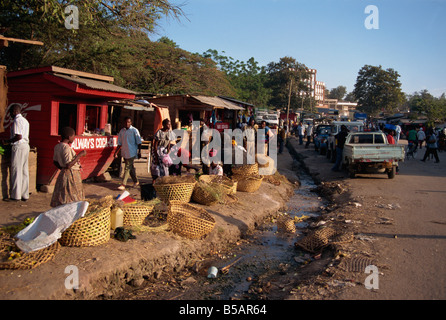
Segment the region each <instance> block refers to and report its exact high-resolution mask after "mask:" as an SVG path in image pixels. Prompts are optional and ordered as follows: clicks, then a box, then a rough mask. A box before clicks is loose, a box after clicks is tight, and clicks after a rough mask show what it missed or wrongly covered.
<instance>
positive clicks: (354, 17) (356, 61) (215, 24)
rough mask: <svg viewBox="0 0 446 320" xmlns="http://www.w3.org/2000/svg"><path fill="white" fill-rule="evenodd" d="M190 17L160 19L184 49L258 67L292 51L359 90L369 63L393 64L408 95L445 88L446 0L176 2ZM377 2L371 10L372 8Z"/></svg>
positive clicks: (327, 77) (333, 81)
mask: <svg viewBox="0 0 446 320" xmlns="http://www.w3.org/2000/svg"><path fill="white" fill-rule="evenodd" d="M170 2H171V3H173V4H177V5H179V4H182V10H183V11H184V14H185V17H182V18H180V20H179V21H178V20H175V19H173V18H167V19H164V20H162V21H161V23H160V27H159V28H158V29H157V33H156V34H155V35H154V36H152V37H151V38H152V39H153V40H157V39H158V38H160V37H162V36H166V37H168V38H169V39H171V40H173V41H174V42H175V43H176V44H177V45H178V46H179V47H180V48H181V49H184V50H186V51H189V52H192V53H204V52H206V51H207V50H208V49H214V50H217V51H218V52H219V53H220V54H223V55H225V56H228V57H232V58H234V59H235V60H240V61H247V60H249V59H250V58H251V57H253V58H254V59H255V60H256V61H257V62H258V63H259V64H260V65H262V66H266V65H267V64H268V63H270V62H278V61H279V60H280V58H282V57H285V56H289V57H293V58H295V59H296V60H297V61H298V62H300V63H303V64H305V65H306V66H307V67H308V68H313V69H317V80H318V81H322V82H324V83H325V85H326V87H327V89H329V90H330V89H332V88H335V87H337V86H340V85H342V86H346V87H347V91H348V92H350V91H352V90H353V89H354V85H355V83H356V77H357V75H358V72H359V70H360V69H361V68H362V67H363V66H364V65H373V66H379V65H381V66H382V67H383V68H384V69H388V68H393V69H394V70H396V71H397V72H398V73H399V74H400V76H401V77H400V78H399V80H400V82H401V85H402V90H403V92H405V93H407V94H413V93H415V92H417V91H421V90H425V89H426V90H428V91H429V92H430V93H431V94H432V95H434V96H440V95H441V94H442V93H444V92H446V61H445V59H446V0H171V1H170ZM370 5H372V6H374V7H373V10H372V11H370V10H368V11H367V12H366V8H367V7H368V6H370Z"/></svg>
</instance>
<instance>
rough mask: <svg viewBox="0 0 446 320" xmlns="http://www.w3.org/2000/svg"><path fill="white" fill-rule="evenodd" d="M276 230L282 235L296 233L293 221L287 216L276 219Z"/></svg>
mask: <svg viewBox="0 0 446 320" xmlns="http://www.w3.org/2000/svg"><path fill="white" fill-rule="evenodd" d="M277 230H278V231H280V232H284V233H296V225H295V224H294V220H293V219H291V218H290V217H289V216H280V217H279V218H277Z"/></svg>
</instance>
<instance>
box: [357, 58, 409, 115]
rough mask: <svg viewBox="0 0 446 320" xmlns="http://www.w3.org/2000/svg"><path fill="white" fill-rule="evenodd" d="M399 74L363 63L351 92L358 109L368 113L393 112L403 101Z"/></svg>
mask: <svg viewBox="0 0 446 320" xmlns="http://www.w3.org/2000/svg"><path fill="white" fill-rule="evenodd" d="M399 77H400V75H399V74H398V72H396V71H395V70H393V69H391V68H389V69H387V70H384V69H383V68H382V67H381V66H378V67H376V66H370V65H365V66H364V67H362V68H361V70H359V73H358V77H357V78H356V84H355V89H354V90H353V94H354V96H355V98H356V100H357V101H358V110H359V111H362V112H366V113H368V114H370V115H377V114H378V113H380V112H394V111H395V110H396V109H398V108H399V106H400V105H401V103H402V102H403V93H402V91H401V83H400V81H399V80H398V78H399Z"/></svg>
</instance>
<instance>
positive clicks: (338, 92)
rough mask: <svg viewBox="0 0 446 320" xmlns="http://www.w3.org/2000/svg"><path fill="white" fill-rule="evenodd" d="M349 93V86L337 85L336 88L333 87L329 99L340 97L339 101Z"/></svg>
mask: <svg viewBox="0 0 446 320" xmlns="http://www.w3.org/2000/svg"><path fill="white" fill-rule="evenodd" d="M346 93H347V87H345V86H337V87H336V88H333V89H331V91H330V93H329V94H328V98H329V99H338V101H340V100H342V99H343V98H344V97H345V94H346Z"/></svg>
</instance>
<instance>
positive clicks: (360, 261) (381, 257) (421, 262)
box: [0, 137, 446, 300]
mask: <svg viewBox="0 0 446 320" xmlns="http://www.w3.org/2000/svg"><path fill="white" fill-rule="evenodd" d="M403 143H404V141H403ZM289 146H290V150H291V152H292V153H293V155H294V156H295V157H297V158H298V159H299V160H300V162H299V165H298V167H296V162H295V161H293V159H292V158H291V156H290V155H289V154H288V153H287V152H285V154H284V155H279V157H278V168H279V172H280V173H281V175H283V176H284V177H286V178H287V179H284V180H282V183H281V185H280V186H275V185H272V184H269V183H265V182H264V183H263V184H262V186H261V188H260V189H259V190H258V191H257V192H255V193H254V194H245V193H240V192H238V193H237V198H238V201H237V202H235V203H230V204H227V205H215V206H212V207H207V209H208V211H209V212H210V213H211V214H212V215H213V216H214V217H215V219H216V227H215V229H214V230H213V231H212V233H211V234H209V235H208V236H207V237H206V238H205V239H202V240H193V241H191V240H187V239H184V238H182V237H180V236H177V235H174V234H172V233H171V232H168V231H167V232H165V231H164V232H157V233H147V232H145V233H138V234H137V239H135V240H130V241H128V242H125V243H122V242H118V241H116V240H114V239H111V240H110V241H109V242H108V243H107V244H105V245H102V246H99V247H92V248H68V247H62V249H61V251H60V252H59V253H58V254H57V256H56V257H55V259H54V260H53V261H50V262H48V263H46V264H43V265H41V266H39V267H38V268H36V269H32V270H21V271H17V270H14V271H11V270H0V298H1V299H25V300H27V299H116V298H117V297H118V298H119V297H123V298H125V296H122V293H123V291H124V290H125V289H126V288H129V286H130V287H133V288H134V289H135V292H137V293H138V292H139V293H140V294H141V295H142V296H141V299H147V294H148V291H147V290H145V291H144V290H140V291H138V288H142V285H143V283H145V284H147V283H148V282H151V283H158V284H162V285H164V284H167V281H170V282H171V281H172V280H174V281H175V279H178V278H175V277H173V276H172V275H174V274H177V275H178V274H181V277H179V278H181V279H183V281H182V282H178V283H176V284H175V285H174V286H177V287H178V288H181V290H179V291H178V292H179V295H178V296H176V295H172V294H171V293H170V295H164V296H163V295H162V294H160V296H159V299H163V297H167V296H168V297H169V299H173V300H175V299H194V298H193V297H192V298H191V297H190V296H186V297H184V296H183V295H182V294H183V292H184V290H183V289H184V287H187V286H193V285H194V279H193V278H194V277H188V273H190V275H193V276H196V275H197V274H202V275H203V273H204V272H205V270H207V268H208V265H207V264H206V263H202V264H199V263H198V264H197V262H199V261H206V259H207V258H209V257H210V256H218V255H221V254H226V253H228V252H229V253H230V252H233V251H234V250H236V249H237V247H238V246H240V245H242V244H243V242H244V241H245V240H244V238H245V237H246V235H249V234H251V233H252V232H253V230H254V229H255V228H256V227H259V226H261V225H262V224H263V223H264V222H265V219H266V218H268V217H269V216H271V215H274V214H276V213H277V212H278V211H280V210H281V209H283V208H284V206H285V205H286V202H287V200H288V199H289V198H290V196H291V194H292V193H293V190H294V188H295V187H296V186H298V185H299V180H298V177H297V176H296V170H306V171H308V172H309V173H310V175H311V176H312V177H313V178H314V180H315V181H316V183H317V187H316V188H315V190H314V191H315V192H316V193H317V194H319V195H320V196H321V197H324V198H326V199H328V200H329V204H328V205H327V206H326V207H325V208H321V213H322V215H321V216H320V218H319V219H317V222H319V223H320V224H321V225H323V227H333V228H335V229H336V230H342V231H343V232H345V233H346V234H352V235H353V238H350V239H349V241H347V242H344V243H339V244H335V245H330V246H327V247H325V248H324V249H322V250H320V251H319V252H315V253H311V263H308V264H306V265H305V266H301V267H300V268H299V270H298V272H292V270H288V271H287V272H283V273H282V274H283V276H282V277H281V278H280V281H279V282H274V283H273V286H271V282H270V281H266V279H263V280H265V281H259V279H255V281H254V280H253V281H252V283H251V289H250V290H251V293H253V294H251V295H249V297H246V298H247V299H269V300H375V299H376V300H400V299H407V300H410V299H434V300H435V299H444V298H446V293H445V288H446V285H445V284H446V280H445V274H446V273H445V266H444V265H445V264H444V262H445V259H446V256H445V255H446V253H445V251H444V250H443V248H444V241H445V239H446V235H445V229H444V228H445V225H446V220H445V217H444V209H443V208H444V207H445V205H446V202H445V198H444V197H442V194H443V193H444V192H446V189H445V184H444V181H445V180H444V178H445V172H446V171H445V170H444V161H446V158H445V156H444V154H442V153H440V159H441V162H440V163H439V164H434V163H433V162H432V161H430V162H429V161H428V162H427V163H423V162H421V161H419V158H420V154H419V155H418V160H414V159H410V160H407V161H405V162H404V163H401V165H400V173H399V175H397V176H396V177H395V179H388V178H387V176H386V175H359V176H358V177H357V178H356V179H349V178H348V177H347V174H346V173H344V172H341V173H339V172H338V173H335V172H332V171H331V170H330V168H331V166H332V164H331V163H330V162H329V161H328V159H326V157H325V156H322V155H318V154H317V153H316V152H315V151H314V150H313V149H312V146H310V148H309V149H305V148H304V147H303V146H299V145H298V143H297V141H296V140H295V139H294V137H291V138H290V139H289ZM293 150H295V152H293ZM138 168H139V169H138V170H139V171H138V176H140V177H141V183H147V182H150V177H149V176H148V174H147V172H146V171H145V165H144V163H141V164H139V167H138ZM286 180H287V181H286ZM118 184H119V180H117V179H113V180H112V181H110V182H103V183H94V182H89V183H86V184H85V190H86V193H87V197H92V198H95V197H102V196H105V195H109V194H112V195H113V196H117V195H118V194H120V193H121V192H120V191H118V190H116V187H117V186H118ZM130 191H131V194H132V195H133V196H134V197H135V198H137V199H139V198H140V192H139V189H130ZM50 198H51V195H50V194H44V193H38V194H34V195H31V200H30V201H29V202H26V203H3V204H2V213H1V215H0V226H5V225H10V224H15V223H19V222H21V221H23V220H24V219H25V218H27V217H32V216H37V215H38V214H40V213H41V212H44V211H45V210H48V209H49V202H50ZM319 253H320V255H319ZM69 265H75V266H77V267H78V268H79V271H80V273H79V275H80V289H78V290H67V289H66V288H65V287H64V281H65V279H66V277H67V274H66V273H65V268H66V266H69ZM368 265H373V266H375V267H376V269H375V270H376V271H377V273H376V274H374V273H373V272H372V273H366V272H365V267H367V266H368ZM372 271H373V270H372ZM296 275H298V276H296ZM163 281H166V282H165V283H163ZM188 281H190V283H188ZM366 284H368V285H370V286H371V288H366ZM170 285H172V283H170ZM159 287H161V286H159ZM165 287H168V286H165ZM146 288H147V287H146ZM148 288H150V287H148ZM152 288H156V287H152ZM170 288H172V287H170ZM152 294H153V292H152ZM152 297H155V296H153V295H152ZM132 298H133V299H137V297H136V296H135V295H134V296H132ZM198 298H199V297H198Z"/></svg>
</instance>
